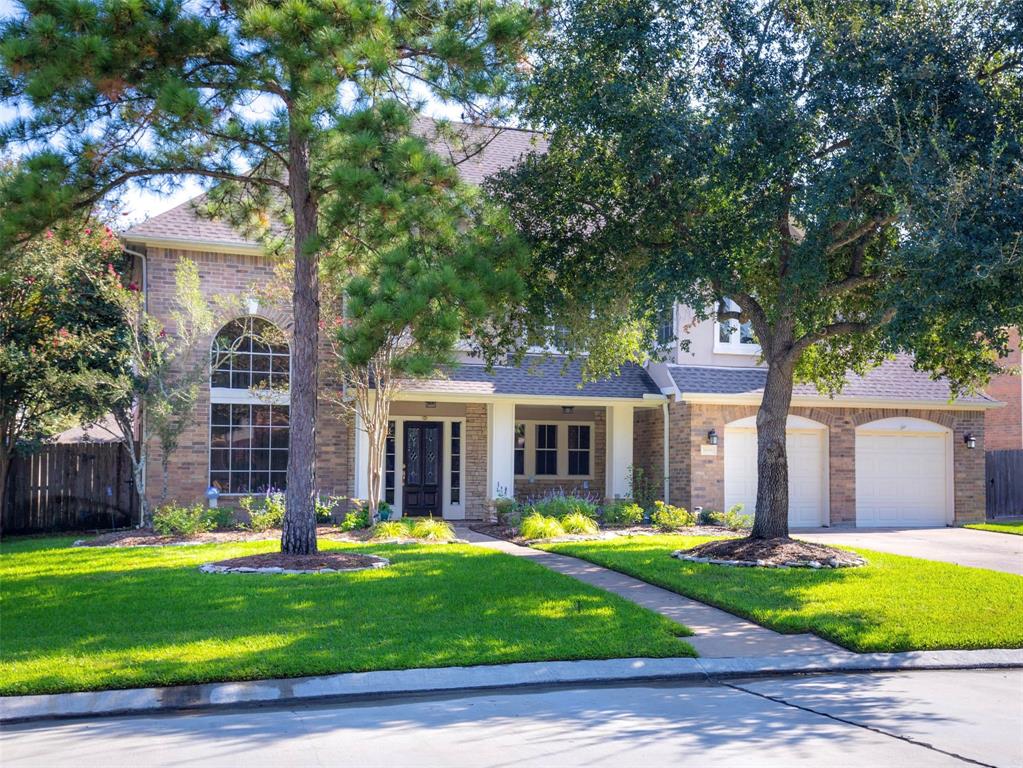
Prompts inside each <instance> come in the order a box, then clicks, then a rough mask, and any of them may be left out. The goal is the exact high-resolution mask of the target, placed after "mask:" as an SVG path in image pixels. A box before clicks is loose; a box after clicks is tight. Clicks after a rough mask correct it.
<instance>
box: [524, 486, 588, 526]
mask: <svg viewBox="0 0 1023 768" xmlns="http://www.w3.org/2000/svg"><path fill="white" fill-rule="evenodd" d="M529 507H530V509H531V510H532V511H534V512H536V513H537V514H540V515H543V516H544V517H556V518H558V519H559V520H560V519H561V518H563V517H565V516H566V515H571V514H575V513H579V514H583V515H586V517H591V518H593V517H596V516H597V505H596V504H595V503H594V502H592V501H590V500H589V499H584V498H583V497H581V496H568V495H566V494H565V493H563V492H561V491H558V492H556V493H552V494H551V495H549V496H543V497H542V498H539V499H537V500H536V501H533V502H531V503H530V504H529Z"/></svg>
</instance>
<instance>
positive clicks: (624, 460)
mask: <svg viewBox="0 0 1023 768" xmlns="http://www.w3.org/2000/svg"><path fill="white" fill-rule="evenodd" d="M632 411H633V406H631V405H609V406H608V407H607V450H606V461H607V465H606V469H605V477H606V478H607V481H606V482H607V488H606V489H605V495H606V496H607V497H608V498H612V499H613V498H615V497H616V496H619V497H626V496H628V495H629V494H630V493H631V490H630V488H629V483H628V475H629V465H631V464H632Z"/></svg>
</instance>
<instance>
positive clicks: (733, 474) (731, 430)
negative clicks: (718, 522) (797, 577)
mask: <svg viewBox="0 0 1023 768" xmlns="http://www.w3.org/2000/svg"><path fill="white" fill-rule="evenodd" d="M826 434H827V432H826V431H825V430H824V429H819V430H817V429H815V430H793V429H790V430H789V431H788V433H787V434H786V439H785V447H786V451H787V453H788V457H789V525H790V526H792V527H793V528H809V527H815V526H818V525H821V524H822V523H823V521H824V495H825V494H824V488H825V485H824V464H825V459H824V436H825V435H826ZM724 452H725V507H726V508H727V507H731V506H732V505H733V504H742V505H743V512H744V513H745V514H749V515H752V514H753V512H754V510H755V509H756V507H757V433H756V430H755V429H752V428H745V427H726V428H725V444H724Z"/></svg>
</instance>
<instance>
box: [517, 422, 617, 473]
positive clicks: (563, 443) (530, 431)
mask: <svg viewBox="0 0 1023 768" xmlns="http://www.w3.org/2000/svg"><path fill="white" fill-rule="evenodd" d="M515 424H516V426H518V425H519V424H525V425H526V447H525V452H526V455H525V461H524V462H523V469H524V470H525V474H522V475H515V479H516V480H528V481H529V482H533V481H536V480H565V481H575V480H593V479H594V474H593V468H594V466H595V461H596V456H597V445H596V443H597V426H596V423H595V422H592V421H558V420H556V419H516V420H515ZM538 424H553V425H555V426H557V428H558V473H557V474H556V475H538V474H536V426H537V425H538ZM570 426H574V427H589V428H590V472H589V474H587V475H570V474H568V428H569V427H570ZM512 456H513V458H514V452H513V454H512Z"/></svg>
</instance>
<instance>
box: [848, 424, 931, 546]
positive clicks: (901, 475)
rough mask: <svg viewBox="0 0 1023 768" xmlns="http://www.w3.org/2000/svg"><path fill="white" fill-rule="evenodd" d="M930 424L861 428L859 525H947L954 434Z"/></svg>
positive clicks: (858, 443)
mask: <svg viewBox="0 0 1023 768" xmlns="http://www.w3.org/2000/svg"><path fill="white" fill-rule="evenodd" d="M924 424H929V422H924V423H923V424H921V425H913V424H907V423H903V425H902V428H901V429H883V428H878V427H876V426H872V425H866V426H863V427H860V428H859V429H857V430H856V525H858V526H861V527H871V526H879V527H885V526H890V527H896V526H898V527H901V526H907V527H922V526H929V525H945V523H946V520H947V516H948V503H949V488H948V450H949V447H950V446H949V437H948V434H947V433H946V432H945V431H944V430H942V429H941V428H940V427H938V425H936V424H935V425H931V426H930V427H926V426H923V425H924ZM892 426H894V425H892ZM921 427H923V429H926V430H927V431H916V430H917V429H920V428H921ZM910 430H913V431H912V433H909V432H910Z"/></svg>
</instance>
